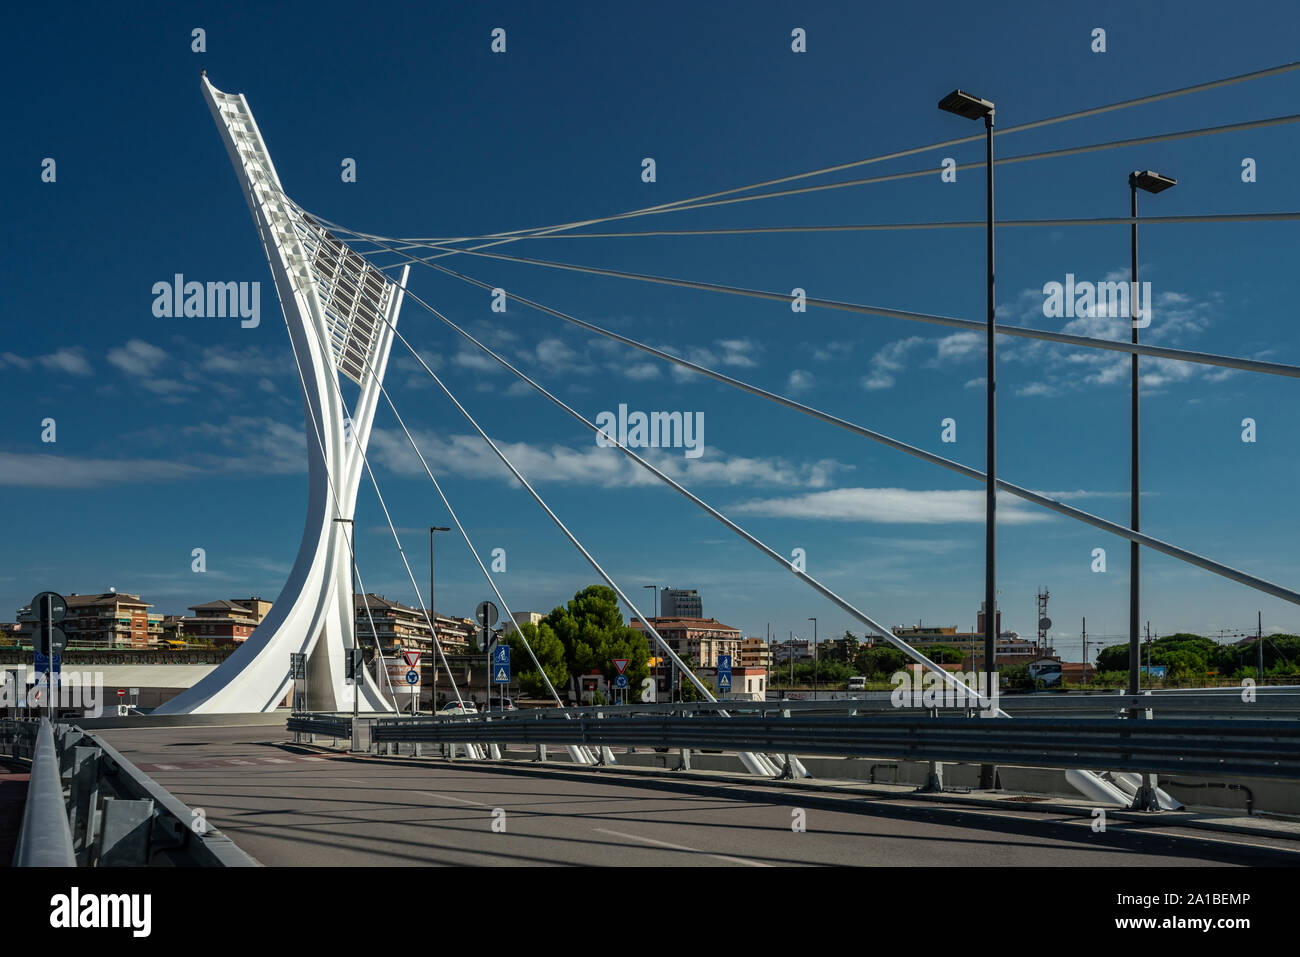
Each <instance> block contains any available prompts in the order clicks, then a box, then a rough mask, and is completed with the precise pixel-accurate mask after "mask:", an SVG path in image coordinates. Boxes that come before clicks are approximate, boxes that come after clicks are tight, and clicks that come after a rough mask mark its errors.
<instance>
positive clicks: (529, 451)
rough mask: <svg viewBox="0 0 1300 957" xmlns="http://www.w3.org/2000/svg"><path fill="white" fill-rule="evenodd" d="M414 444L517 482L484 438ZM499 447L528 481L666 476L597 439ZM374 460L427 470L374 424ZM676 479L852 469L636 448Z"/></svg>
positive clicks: (624, 482) (747, 479)
mask: <svg viewBox="0 0 1300 957" xmlns="http://www.w3.org/2000/svg"><path fill="white" fill-rule="evenodd" d="M412 434H413V435H414V436H415V441H416V442H417V443H418V444H419V446H420V450H421V451H422V452H423V453H424V456H425V459H426V460H427V461H429V462H430V463H435V462H436V463H438V466H437V468H438V471H439V472H446V473H450V474H453V475H459V476H462V477H466V478H486V479H499V480H502V481H507V482H513V477H512V476H511V475H510V472H509V471H508V470H507V469H506V467H505V466H504V465H503V464H502V463H501V460H500V459H498V458H497V456H496V454H495V453H494V452H493V451H492V450H491V449H490V448H488V447H487V444H486V443H485V442H484V441H483V440H482V438H480V437H479V436H478V435H471V434H461V435H451V436H443V435H441V434H433V433H429V432H418V431H417V432H413V433H412ZM495 441H496V444H497V446H498V447H499V448H500V449H501V451H502V452H504V453H505V455H506V456H507V457H508V458H509V459H510V461H511V462H513V463H514V464H515V466H516V467H517V468H518V469H519V470H520V471H521V472H522V473H523V474H524V476H525V477H526V478H527V479H528V481H529V482H534V481H536V482H564V483H569V484H574V485H598V486H603V487H617V486H628V485H657V484H661V480H660V479H659V478H658V477H656V476H655V475H653V474H651V473H650V472H649V471H647V470H646V469H644V468H642V467H641V466H640V465H638V464H636V463H635V462H634V461H632V460H631V459H630V458H628V457H627V456H626V455H624V454H623V453H622V452H620V451H619V450H618V449H616V448H601V447H599V446H597V445H596V444H595V436H594V435H592V436H591V444H590V445H586V446H580V447H576V448H571V447H569V446H565V445H559V444H551V445H541V444H532V443H528V442H503V441H500V440H495ZM370 448H371V453H370V454H371V461H372V462H373V463H375V464H382V465H383V466H384V467H385V468H387V469H389V470H391V471H393V472H395V473H398V474H401V475H412V476H414V475H423V474H424V470H423V468H422V467H421V466H420V463H419V460H418V459H417V458H416V457H415V453H414V452H412V451H411V447H410V443H409V442H407V440H406V437H405V436H404V435H403V434H402V433H401V431H392V430H386V429H376V430H375V431H374V432H373V433H372V434H371V437H370ZM635 451H637V453H638V454H640V455H641V456H642V457H643V458H644V459H646V461H648V462H650V463H652V464H653V465H655V466H656V467H657V468H659V469H660V470H662V471H663V472H664V473H665V474H666V475H668V476H669V477H671V478H672V479H674V480H676V481H678V482H681V483H682V484H683V485H685V486H687V487H688V488H690V487H693V486H699V485H730V486H736V485H771V486H778V487H789V488H824V487H825V486H827V485H828V484H830V482H831V481H832V480H833V477H834V476H835V475H837V474H838V473H840V472H842V471H844V470H847V469H851V468H852V466H850V465H846V464H844V463H841V462H837V461H834V460H832V459H821V460H818V461H815V462H811V463H803V462H800V463H795V462H791V461H790V460H788V459H784V458H780V457H769V456H764V457H763V458H750V457H747V456H738V455H728V454H726V453H725V452H722V451H721V450H719V449H717V448H712V447H709V448H706V450H705V453H704V456H703V457H702V458H699V459H688V458H686V457H685V456H684V455H683V454H682V450H680V449H637V450H635Z"/></svg>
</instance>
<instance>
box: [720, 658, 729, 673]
mask: <svg viewBox="0 0 1300 957" xmlns="http://www.w3.org/2000/svg"><path fill="white" fill-rule="evenodd" d="M730 670H731V655H718V671H730Z"/></svg>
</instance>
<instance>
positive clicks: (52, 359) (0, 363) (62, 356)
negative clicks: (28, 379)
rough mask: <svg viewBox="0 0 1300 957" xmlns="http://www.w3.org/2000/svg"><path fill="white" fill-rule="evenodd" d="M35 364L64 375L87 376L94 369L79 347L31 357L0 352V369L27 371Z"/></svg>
mask: <svg viewBox="0 0 1300 957" xmlns="http://www.w3.org/2000/svg"><path fill="white" fill-rule="evenodd" d="M35 365H38V366H41V367H43V368H46V369H49V370H51V371H52V372H60V373H63V374H64V375H74V376H88V375H90V374H91V373H92V372H93V371H94V370H93V369H91V367H90V363H89V362H87V361H86V357H85V354H84V352H83V351H82V349H81V348H80V347H76V348H71V349H59V350H57V351H55V352H51V353H49V354H48V355H43V356H31V357H27V356H20V355H16V354H14V353H12V352H5V353H0V369H3V368H5V367H6V366H12V367H13V368H15V369H22V370H23V371H27V370H29V369H31V368H32V366H35Z"/></svg>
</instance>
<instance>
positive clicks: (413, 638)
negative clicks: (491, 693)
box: [354, 594, 478, 656]
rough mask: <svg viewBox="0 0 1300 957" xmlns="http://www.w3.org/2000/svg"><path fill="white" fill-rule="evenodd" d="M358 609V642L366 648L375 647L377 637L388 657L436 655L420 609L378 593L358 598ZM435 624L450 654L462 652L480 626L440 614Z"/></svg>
mask: <svg viewBox="0 0 1300 957" xmlns="http://www.w3.org/2000/svg"><path fill="white" fill-rule="evenodd" d="M354 607H355V609H356V628H357V632H356V633H357V640H358V641H359V642H361V643H362V644H363V645H367V644H368V645H371V646H373V645H374V644H375V636H376V634H377V635H378V638H379V647H380V648H381V649H382V651H383V653H384V655H386V656H387V655H396V654H400V653H401V652H402V651H403V650H410V651H422V652H425V653H428V654H432V653H433V636H432V635H431V634H430V633H429V622H428V620H427V619H426V617H425V613H424V612H422V611H421V610H420V609H418V608H412V607H411V606H410V605H403V604H402V603H401V602H397V601H390V600H389V599H387V598H385V597H384V596H383V595H375V594H367V595H365V596H364V597H363V596H361V595H356V596H354ZM372 621H373V622H374V627H373V629H372V628H371V622H372ZM433 623H434V626H435V627H436V628H437V629H438V640H439V642H441V643H442V646H443V650H444V652H445V653H447V654H453V653H456V654H459V653H462V652H463V651H464V650H465V648H466V644H467V642H468V641H469V637H470V636H471V635H473V634H474V633H475V630H476V629H477V627H478V626H477V625H475V624H474V622H472V621H471V620H470V619H468V618H449V617H447V616H445V615H439V614H436V613H435V614H434V616H433Z"/></svg>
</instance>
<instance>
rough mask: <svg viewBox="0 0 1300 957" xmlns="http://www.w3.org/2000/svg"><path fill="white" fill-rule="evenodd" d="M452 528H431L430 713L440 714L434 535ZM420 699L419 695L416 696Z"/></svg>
mask: <svg viewBox="0 0 1300 957" xmlns="http://www.w3.org/2000/svg"><path fill="white" fill-rule="evenodd" d="M450 531H451V529H450V528H446V527H444V526H442V525H430V526H429V637H430V638H431V639H432V640H433V647H432V648H430V649H429V656H430V657H431V658H432V659H433V661H432V662H431V663H432V664H433V690H432V691H431V692H430V694H431V697H430V698H429V713H430V714H437V713H438V658H437V651H438V612H437V610H436V609H437V607H438V606H437V605H435V604H434V603H433V533H434V532H450ZM416 698H417V699H418V698H419V695H418V694H417V695H416Z"/></svg>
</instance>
